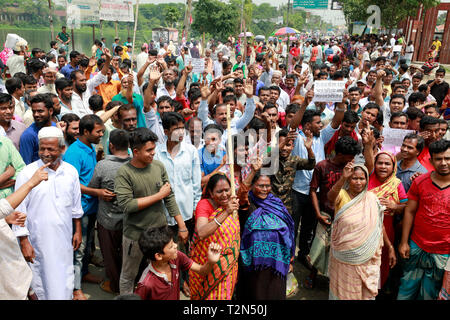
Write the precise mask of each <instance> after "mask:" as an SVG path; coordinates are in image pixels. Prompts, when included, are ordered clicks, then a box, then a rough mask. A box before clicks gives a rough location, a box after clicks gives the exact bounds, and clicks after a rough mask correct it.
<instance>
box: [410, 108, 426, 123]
mask: <svg viewBox="0 0 450 320" xmlns="http://www.w3.org/2000/svg"><path fill="white" fill-rule="evenodd" d="M406 114H407V115H408V119H410V120H416V119H417V118H420V119H422V118H423V116H424V115H425V113H423V112H422V110H420V109H417V108H416V107H409V108H408V109H406Z"/></svg>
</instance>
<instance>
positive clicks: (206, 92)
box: [200, 78, 211, 100]
mask: <svg viewBox="0 0 450 320" xmlns="http://www.w3.org/2000/svg"><path fill="white" fill-rule="evenodd" d="M200 93H201V94H202V99H203V100H206V99H208V97H209V96H210V95H211V90H210V89H209V85H208V83H207V80H206V78H204V80H203V81H202V82H200Z"/></svg>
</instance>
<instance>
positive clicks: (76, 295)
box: [72, 289, 87, 300]
mask: <svg viewBox="0 0 450 320" xmlns="http://www.w3.org/2000/svg"><path fill="white" fill-rule="evenodd" d="M72 300H87V298H86V296H85V295H84V293H83V291H81V289H78V290H74V291H73V299H72Z"/></svg>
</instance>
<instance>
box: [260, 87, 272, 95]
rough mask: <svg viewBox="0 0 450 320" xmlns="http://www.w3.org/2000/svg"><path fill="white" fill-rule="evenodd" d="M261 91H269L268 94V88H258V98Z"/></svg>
mask: <svg viewBox="0 0 450 320" xmlns="http://www.w3.org/2000/svg"><path fill="white" fill-rule="evenodd" d="M261 91H269V92H270V88H269V87H266V86H263V87H261V88H259V91H258V96H260V95H261Z"/></svg>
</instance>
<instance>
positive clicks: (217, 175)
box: [204, 173, 231, 198]
mask: <svg viewBox="0 0 450 320" xmlns="http://www.w3.org/2000/svg"><path fill="white" fill-rule="evenodd" d="M221 180H224V181H226V182H228V185H230V186H231V184H230V180H228V177H227V176H226V175H224V174H221V173H215V174H213V175H212V176H211V178H209V180H208V183H207V184H206V187H205V191H204V196H205V197H206V198H209V197H210V193H212V192H213V190H214V188H215V187H216V185H217V183H218V182H219V181H221Z"/></svg>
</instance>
